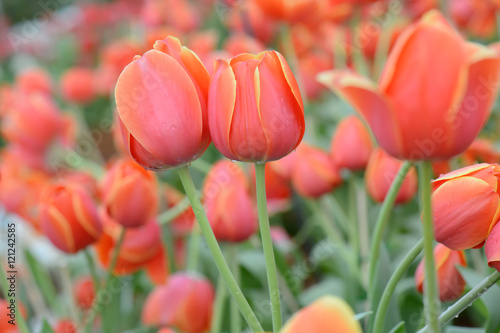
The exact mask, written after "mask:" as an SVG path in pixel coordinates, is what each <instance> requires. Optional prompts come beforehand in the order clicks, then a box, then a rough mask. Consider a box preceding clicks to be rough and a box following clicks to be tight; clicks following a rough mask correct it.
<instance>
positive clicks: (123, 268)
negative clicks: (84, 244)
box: [96, 211, 162, 275]
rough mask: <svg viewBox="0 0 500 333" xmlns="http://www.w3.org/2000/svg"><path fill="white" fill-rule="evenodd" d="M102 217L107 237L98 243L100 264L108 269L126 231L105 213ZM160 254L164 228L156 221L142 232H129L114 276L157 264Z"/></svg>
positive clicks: (97, 249)
mask: <svg viewBox="0 0 500 333" xmlns="http://www.w3.org/2000/svg"><path fill="white" fill-rule="evenodd" d="M100 215H101V217H102V220H103V235H102V237H101V238H100V239H99V241H98V242H97V243H96V252H97V257H98V259H99V262H100V263H101V264H102V266H104V267H105V268H107V267H109V264H110V261H111V257H112V255H113V253H114V248H115V246H116V244H117V242H118V238H119V235H120V232H121V230H122V227H121V226H120V224H118V223H117V222H116V221H114V220H113V219H111V218H110V217H109V216H108V215H107V214H106V213H105V212H104V211H101V214H100ZM160 251H162V245H161V238H160V227H159V225H158V224H157V223H156V221H155V220H151V221H149V222H148V223H146V224H144V225H143V226H141V227H139V228H135V229H127V231H126V232H125V238H124V240H123V244H122V246H121V247H120V251H119V253H118V259H117V261H116V266H115V269H114V271H113V272H114V273H115V274H119V275H127V274H132V273H134V272H136V271H138V270H139V269H141V268H144V267H145V266H146V265H147V264H148V263H149V262H150V261H151V260H154V259H155V257H156V256H157V255H158V254H159V252H160Z"/></svg>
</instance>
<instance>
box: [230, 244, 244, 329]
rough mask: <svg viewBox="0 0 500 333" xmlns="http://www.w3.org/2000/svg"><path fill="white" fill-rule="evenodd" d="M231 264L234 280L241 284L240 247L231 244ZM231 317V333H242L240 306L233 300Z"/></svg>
mask: <svg viewBox="0 0 500 333" xmlns="http://www.w3.org/2000/svg"><path fill="white" fill-rule="evenodd" d="M228 255H229V263H230V265H231V270H232V271H233V274H234V278H235V279H236V282H237V283H240V265H239V262H238V245H237V244H236V243H235V244H229V246H228ZM230 316H231V321H230V324H231V329H230V330H229V331H230V332H231V333H240V331H241V329H240V328H241V324H240V312H239V311H238V304H236V302H235V301H234V300H231V304H230Z"/></svg>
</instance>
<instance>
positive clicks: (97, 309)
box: [86, 227, 127, 332]
mask: <svg viewBox="0 0 500 333" xmlns="http://www.w3.org/2000/svg"><path fill="white" fill-rule="evenodd" d="M126 231H127V230H126V228H123V227H122V228H121V231H120V236H118V241H117V242H116V244H115V248H114V251H113V256H112V257H111V261H110V262H109V266H108V273H107V275H106V280H104V286H103V287H102V288H101V289H99V291H98V292H97V293H96V297H95V299H94V305H93V306H92V311H90V312H89V317H88V319H87V329H86V330H87V332H90V331H91V328H92V324H93V322H94V319H95V318H96V317H97V315H98V314H99V313H100V312H101V310H102V308H103V307H102V306H101V303H102V301H103V299H105V297H102V293H103V292H105V291H106V289H108V285H109V283H110V282H111V279H112V278H113V271H114V270H115V266H116V263H117V261H118V255H119V254H120V249H121V247H122V244H123V241H124V240H125V234H126Z"/></svg>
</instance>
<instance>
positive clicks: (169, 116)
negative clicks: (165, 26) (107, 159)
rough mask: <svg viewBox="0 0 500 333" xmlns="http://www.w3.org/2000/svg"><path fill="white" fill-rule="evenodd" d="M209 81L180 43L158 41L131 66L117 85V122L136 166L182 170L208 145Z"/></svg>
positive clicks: (202, 67)
mask: <svg viewBox="0 0 500 333" xmlns="http://www.w3.org/2000/svg"><path fill="white" fill-rule="evenodd" d="M209 83H210V77H209V75H208V72H207V70H206V69H205V67H204V66H203V64H202V63H201V61H200V60H199V59H198V57H197V56H196V55H195V54H194V53H193V52H192V51H190V50H189V49H188V48H186V47H182V46H181V44H180V42H179V40H178V39H176V38H173V37H168V38H167V39H165V40H163V41H157V42H156V43H155V45H154V50H150V51H148V52H146V53H145V54H144V55H143V56H142V57H137V58H136V59H135V60H134V61H132V62H131V63H130V64H129V65H128V66H127V67H125V69H124V70H123V72H122V73H121V75H120V78H119V79H118V82H117V84H116V91H115V97H116V106H117V109H118V120H119V122H120V126H121V129H122V134H123V138H124V141H125V144H126V146H127V148H128V150H129V153H130V155H132V157H133V158H134V160H135V161H136V162H137V163H139V164H141V165H142V166H144V167H145V168H148V169H167V168H174V167H178V166H182V165H186V164H188V163H190V162H192V161H193V160H195V159H196V158H198V157H199V156H200V155H201V154H202V153H203V152H204V151H205V149H207V147H208V145H209V144H210V134H209V131H208V123H207V116H206V115H207V113H206V110H207V91H208V85H209Z"/></svg>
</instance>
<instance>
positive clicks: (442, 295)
mask: <svg viewBox="0 0 500 333" xmlns="http://www.w3.org/2000/svg"><path fill="white" fill-rule="evenodd" d="M434 259H435V265H436V266H435V267H436V272H437V279H438V281H439V299H440V300H441V301H442V302H450V301H454V300H456V299H457V298H459V297H460V296H461V295H462V294H463V292H464V290H465V280H464V278H463V277H462V274H460V271H459V270H458V269H457V266H463V267H465V266H467V260H466V259H465V253H464V252H463V251H453V250H450V249H449V248H447V247H446V246H444V245H442V244H438V245H436V247H435V248H434ZM424 278H425V267H424V261H421V262H420V264H419V265H418V267H417V271H416V272H415V283H416V285H417V290H418V292H420V293H423V292H424V291H423V288H424Z"/></svg>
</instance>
